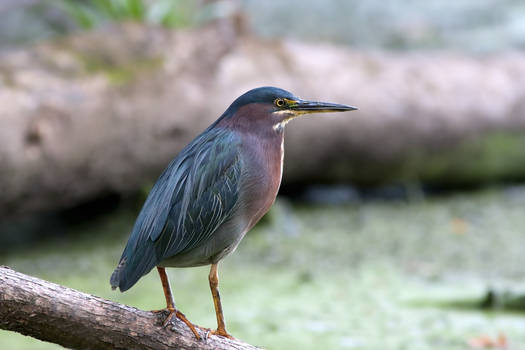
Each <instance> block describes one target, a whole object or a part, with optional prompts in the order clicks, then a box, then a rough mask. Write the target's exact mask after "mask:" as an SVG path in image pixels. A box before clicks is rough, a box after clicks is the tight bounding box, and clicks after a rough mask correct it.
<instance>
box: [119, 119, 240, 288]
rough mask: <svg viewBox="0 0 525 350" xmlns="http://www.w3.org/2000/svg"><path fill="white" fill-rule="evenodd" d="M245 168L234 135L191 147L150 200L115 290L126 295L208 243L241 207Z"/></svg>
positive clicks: (224, 133) (210, 137) (211, 136)
mask: <svg viewBox="0 0 525 350" xmlns="http://www.w3.org/2000/svg"><path fill="white" fill-rule="evenodd" d="M241 165H242V164H241V159H240V155H239V139H238V137H237V136H236V135H235V134H234V133H232V132H231V131H228V130H224V129H219V128H215V129H208V130H207V131H206V132H204V133H203V134H201V135H200V136H199V137H197V138H196V139H195V140H194V141H193V142H192V143H190V144H189V145H188V146H186V148H184V149H183V150H182V151H181V152H180V153H179V155H178V156H177V157H176V158H175V159H174V160H173V161H172V162H171V163H170V164H169V165H168V167H167V168H166V170H165V171H164V172H163V173H162V175H161V176H160V177H159V179H158V180H157V182H156V183H155V185H154V186H153V188H152V190H151V192H150V194H149V196H148V198H147V199H146V202H145V203H144V206H143V208H142V210H141V212H140V214H139V216H138V217H137V221H136V222H135V225H134V227H133V230H132V232H131V235H130V238H129V240H128V243H127V245H126V248H125V249H124V252H123V253H122V257H121V259H120V262H119V265H118V266H117V268H116V269H115V272H113V275H112V276H111V281H110V282H111V286H112V287H113V288H116V287H119V288H120V290H121V291H125V290H127V289H129V288H130V287H131V286H133V285H134V284H135V283H136V282H137V281H138V279H139V278H140V277H142V276H143V275H145V274H146V273H148V272H149V271H150V270H151V269H152V268H153V267H155V266H156V265H158V264H159V262H161V261H162V260H164V259H167V258H169V257H173V256H175V255H177V254H181V253H184V252H187V251H189V250H191V249H193V248H195V247H197V246H199V245H200V244H202V243H203V242H205V241H206V240H208V239H209V238H210V237H211V236H212V235H213V233H214V232H215V231H216V230H217V228H218V227H219V226H220V225H221V224H222V223H224V222H225V221H226V220H228V219H229V218H230V217H231V214H232V212H233V210H234V208H235V205H236V204H237V201H238V196H239V191H238V188H239V184H240V174H241Z"/></svg>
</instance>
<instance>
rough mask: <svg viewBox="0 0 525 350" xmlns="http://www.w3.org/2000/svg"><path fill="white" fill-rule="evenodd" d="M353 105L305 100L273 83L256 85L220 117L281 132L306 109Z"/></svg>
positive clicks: (323, 110)
mask: <svg viewBox="0 0 525 350" xmlns="http://www.w3.org/2000/svg"><path fill="white" fill-rule="evenodd" d="M356 109H357V108H356V107H352V106H347V105H342V104H337V103H329V102H317V101H306V100H303V99H300V98H298V97H296V96H294V95H293V94H292V93H290V92H288V91H286V90H283V89H279V88H276V87H269V86H265V87H260V88H256V89H253V90H250V91H248V92H246V93H244V94H243V95H241V96H240V97H238V98H237V99H236V100H235V101H234V102H233V103H232V104H231V105H230V107H229V108H228V109H227V110H226V112H224V114H223V116H222V117H221V119H226V120H229V121H230V122H231V123H233V124H237V125H249V126H250V127H252V126H254V125H257V127H259V128H271V129H272V130H274V131H278V132H281V131H282V130H283V129H284V126H285V125H286V123H288V122H289V121H290V120H292V119H294V118H296V117H298V116H300V115H303V114H310V113H326V112H346V111H353V110H356Z"/></svg>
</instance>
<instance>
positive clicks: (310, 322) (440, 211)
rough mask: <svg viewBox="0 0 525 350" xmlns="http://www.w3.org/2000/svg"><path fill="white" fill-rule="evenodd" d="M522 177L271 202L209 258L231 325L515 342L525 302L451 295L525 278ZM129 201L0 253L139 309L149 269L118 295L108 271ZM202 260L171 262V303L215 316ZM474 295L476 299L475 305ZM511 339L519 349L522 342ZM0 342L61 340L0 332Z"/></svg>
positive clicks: (451, 343)
mask: <svg viewBox="0 0 525 350" xmlns="http://www.w3.org/2000/svg"><path fill="white" fill-rule="evenodd" d="M524 207H525V189H523V188H511V189H505V190H493V191H485V192H482V193H469V194H457V195H454V196H450V197H443V198H430V199H426V200H422V201H417V202H410V203H407V202H403V201H388V202H381V201H376V202H365V203H361V204H359V205H348V206H322V207H320V206H303V205H291V204H289V203H288V202H286V201H279V202H278V203H277V204H276V206H275V207H274V209H272V212H271V213H270V217H269V218H268V219H267V220H266V221H265V224H264V225H259V226H257V227H256V228H255V229H254V230H253V231H252V232H250V233H249V234H248V235H247V237H246V238H245V239H244V240H243V242H242V243H241V245H240V246H239V248H238V250H237V252H235V253H234V254H233V255H232V256H230V257H228V258H227V259H225V260H224V261H223V262H222V263H221V265H220V269H219V272H220V275H221V284H220V289H221V294H222V299H223V307H224V310H225V314H226V318H227V326H228V328H229V331H231V333H232V334H234V335H235V336H236V337H238V338H240V339H243V340H245V341H247V342H249V343H252V344H255V345H259V346H264V347H266V348H268V349H307V350H308V349H378V350H379V349H381V350H383V349H420V350H427V349H428V350H430V349H432V350H441V349H443V350H448V349H450V350H455V349H458V350H459V349H469V345H468V341H469V339H471V338H473V337H477V336H480V335H488V336H491V337H497V336H498V334H499V333H502V334H504V335H505V336H506V338H507V341H508V343H509V347H510V348H512V349H522V348H525V332H524V331H523V330H524V329H525V313H520V312H516V313H507V312H500V311H498V310H497V309H496V310H491V311H487V310H485V309H481V308H480V309H477V308H475V307H470V308H464V307H457V308H454V307H452V306H453V305H454V302H455V301H456V302H457V301H460V300H479V301H480V302H481V301H482V300H483V297H484V295H485V293H486V290H487V288H489V287H497V288H500V289H509V290H512V289H513V288H518V287H520V285H521V287H522V289H523V276H524V274H525V271H524V266H525V255H524V254H523V247H525V215H524V214H523V213H524V210H523V208H524ZM135 215H136V214H135V213H132V212H129V211H122V212H121V213H120V214H118V215H117V214H115V213H114V214H112V215H111V216H108V217H106V218H102V219H99V220H98V221H96V222H94V223H92V224H90V225H89V226H84V227H78V228H75V229H74V230H72V231H71V232H70V235H69V236H68V237H66V238H64V239H62V240H56V239H55V240H53V241H49V242H46V243H45V244H42V245H41V246H39V247H37V248H31V249H28V250H26V251H17V252H12V253H11V254H10V255H8V256H2V257H0V264H4V265H9V266H11V267H13V268H14V269H16V270H18V271H20V272H23V273H27V274H31V275H34V276H37V277H40V278H44V279H47V280H51V281H53V282H56V283H60V284H64V285H66V286H69V287H72V288H75V289H79V290H81V291H84V292H87V293H92V294H96V295H98V296H101V297H104V298H109V299H111V300H115V301H118V302H122V303H126V304H129V305H133V306H136V307H139V308H142V309H146V310H147V309H158V308H161V307H163V300H164V298H163V295H162V289H161V286H160V282H159V280H158V277H157V275H156V274H155V273H154V272H152V273H150V274H149V275H147V276H145V277H143V278H142V279H141V280H140V281H139V282H138V283H137V285H135V286H134V287H133V288H131V289H130V290H129V291H128V292H126V293H119V292H114V291H111V289H110V286H109V282H108V280H109V276H110V274H111V272H112V270H113V268H114V266H115V264H116V262H117V260H118V258H119V255H120V253H121V250H122V248H123V246H124V243H125V240H126V238H127V232H128V231H129V229H130V228H131V226H132V224H133V220H134V217H135ZM207 273H208V270H207V268H206V267H203V268H192V269H170V270H169V275H170V278H171V282H172V287H173V289H174V294H175V298H176V302H177V305H178V307H179V308H180V309H181V310H182V311H183V312H184V313H185V314H186V315H187V316H188V317H189V318H190V320H192V321H193V322H195V323H197V324H199V325H202V326H205V327H213V326H214V322H215V315H214V312H213V305H212V301H211V296H210V293H209V290H208V282H207ZM472 305H475V302H474V303H473V304H472ZM520 346H522V348H520ZM0 348H2V349H11V350H18V349H58V348H59V347H58V346H56V345H52V344H46V343H42V342H39V341H36V340H32V339H30V338H27V337H23V336H20V335H18V334H16V333H11V332H5V331H2V332H0Z"/></svg>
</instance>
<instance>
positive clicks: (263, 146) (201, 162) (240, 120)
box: [110, 87, 357, 339]
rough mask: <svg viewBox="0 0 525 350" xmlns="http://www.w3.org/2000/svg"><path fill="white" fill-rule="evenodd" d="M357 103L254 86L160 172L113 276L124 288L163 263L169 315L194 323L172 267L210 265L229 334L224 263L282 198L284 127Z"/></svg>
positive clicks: (220, 320)
mask: <svg viewBox="0 0 525 350" xmlns="http://www.w3.org/2000/svg"><path fill="white" fill-rule="evenodd" d="M355 109H357V108H355V107H351V106H346V105H341V104H335V103H325V102H312V101H305V100H301V99H300V98H297V97H295V96H294V95H293V94H291V93H290V92H288V91H285V90H282V89H279V88H275V87H261V88H257V89H253V90H250V91H248V92H246V93H245V94H244V95H242V96H240V97H239V98H237V99H236V100H235V101H234V102H233V103H232V104H231V106H230V107H229V108H228V109H227V110H226V112H224V113H223V114H222V116H220V117H219V119H217V120H216V121H215V122H214V123H213V124H212V125H210V126H209V127H208V128H207V129H206V130H205V131H204V132H203V133H202V134H200V135H199V136H197V137H196V138H195V139H194V140H193V141H191V142H190V143H189V144H188V145H187V146H186V147H185V148H184V149H183V150H182V151H181V152H180V153H179V154H178V155H177V157H175V159H173V160H172V161H171V163H170V164H169V165H168V167H167V168H166V169H165V170H164V172H163V173H162V174H161V175H160V177H159V179H158V180H157V182H156V183H155V185H154V186H153V188H152V189H151V192H150V193H149V195H148V198H147V199H146V202H145V203H144V206H143V207H142V210H141V211H140V214H139V215H138V217H137V220H136V222H135V225H134V227H133V230H132V232H131V235H130V237H129V240H128V243H127V244H126V248H125V249H124V252H123V253H122V257H121V258H120V261H119V263H118V266H117V268H116V269H115V271H114V272H113V274H112V275H111V281H110V282H111V286H112V288H113V289H115V288H117V287H119V288H120V291H122V292H124V291H126V290H128V289H129V288H131V287H132V286H133V285H134V284H135V283H136V282H137V281H138V280H139V278H141V277H142V276H144V275H145V274H147V273H148V272H150V271H151V269H153V268H154V267H155V266H156V267H157V270H158V273H159V276H160V280H161V282H162V287H163V289H164V296H165V297H166V304H167V310H168V311H169V316H168V317H167V319H166V320H165V321H164V324H163V325H164V326H166V325H167V324H168V323H169V322H170V320H171V319H172V318H173V316H175V317H178V318H179V319H181V320H182V321H184V322H185V323H186V324H187V325H188V327H189V328H190V329H191V330H192V332H193V333H194V334H195V337H196V338H197V339H200V336H199V333H198V332H197V330H196V329H195V327H194V325H193V324H192V323H191V322H189V321H188V319H187V318H186V317H185V316H184V314H182V313H181V312H179V311H178V310H177V309H176V308H175V304H174V301H173V296H172V294H171V289H170V285H169V280H168V277H167V275H166V271H165V267H192V266H202V265H210V264H211V269H210V274H209V276H208V278H209V283H210V289H211V294H212V297H213V303H214V306H215V313H216V316H217V330H216V331H213V332H211V334H216V335H220V336H224V337H229V338H231V336H230V335H229V334H228V333H227V332H226V326H225V323H224V317H223V313H222V306H221V301H220V296H219V289H218V284H219V279H218V273H217V265H218V263H219V261H220V260H221V259H222V258H224V257H225V256H227V255H228V254H230V253H232V252H233V251H234V250H235V248H236V247H237V245H238V244H239V242H240V241H241V239H242V238H243V237H244V235H245V234H246V232H248V231H249V230H250V229H251V228H252V227H253V226H254V225H255V224H256V223H257V222H258V221H259V219H261V217H262V216H263V215H264V214H265V213H266V212H267V211H268V210H269V209H270V207H271V205H272V204H273V202H274V201H275V197H276V195H277V191H278V189H279V185H280V183H281V176H282V165H283V140H284V126H285V125H286V123H288V122H289V121H290V120H292V119H293V118H295V117H297V116H300V115H302V114H308V113H320V112H344V111H351V110H355Z"/></svg>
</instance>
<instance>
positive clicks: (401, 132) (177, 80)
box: [0, 21, 525, 216]
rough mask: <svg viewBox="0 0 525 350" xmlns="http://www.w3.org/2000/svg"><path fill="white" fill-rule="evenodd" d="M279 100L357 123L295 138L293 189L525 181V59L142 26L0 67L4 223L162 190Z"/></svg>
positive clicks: (326, 125)
mask: <svg viewBox="0 0 525 350" xmlns="http://www.w3.org/2000/svg"><path fill="white" fill-rule="evenodd" d="M261 85H276V86H280V87H283V88H285V89H288V90H290V91H292V92H294V93H296V94H297V95H298V96H302V97H304V98H309V99H319V100H328V101H333V102H340V103H348V104H353V105H357V106H358V107H359V108H360V111H359V112H353V113H349V114H347V115H337V116H327V115H323V116H317V117H316V116H311V117H307V118H304V120H300V121H294V122H292V123H291V124H290V125H289V126H288V128H287V137H286V153H287V154H286V162H285V174H284V182H283V186H289V185H294V184H305V183H312V182H353V183H356V184H361V185H374V184H378V183H384V182H391V181H416V182H424V183H429V184H437V185H444V186H446V185H457V184H479V183H483V182H486V181H493V180H509V179H510V180H512V179H524V178H525V162H524V159H523V158H524V157H525V155H524V154H525V153H523V152H522V150H523V149H524V148H525V137H524V136H523V134H522V133H521V132H520V131H521V130H523V128H524V126H525V89H524V88H523V87H524V86H525V55H524V54H519V53H515V54H510V53H509V54H505V55H499V56H491V57H466V56H462V55H458V54H449V53H436V52H431V53H427V54H393V53H356V52H355V51H352V50H350V49H347V48H340V47H334V46H326V45H319V44H299V43H294V42H288V41H263V40H260V39H255V38H253V37H250V36H248V35H241V34H239V32H238V31H237V30H236V29H235V28H234V26H233V24H231V23H230V22H228V21H222V22H218V23H216V24H214V25H210V26H208V27H205V28H201V29H197V30H193V31H168V30H163V29H160V28H147V27H142V26H138V25H123V26H119V27H112V28H106V29H104V30H101V31H99V32H92V33H80V34H78V35H75V36H72V37H68V38H64V39H61V40H57V41H53V42H47V43H42V44H40V45H38V46H35V47H32V48H28V49H24V50H19V51H12V52H6V53H4V54H3V55H2V57H1V60H0V164H1V165H2V166H1V167H0V193H1V194H2V195H1V196H0V216H1V215H6V214H12V213H20V212H23V211H35V210H42V209H57V208H64V207H68V206H71V205H74V204H75V203H79V202H81V201H83V200H86V199H89V198H93V197H96V196H100V195H102V194H104V193H127V192H133V191H136V190H137V188H140V187H141V186H144V184H145V183H151V182H152V181H154V179H155V178H156V177H157V176H158V174H159V173H160V171H161V170H162V168H164V167H165V166H166V164H167V163H168V161H169V160H170V159H171V158H172V157H173V156H174V155H175V154H176V153H177V152H178V151H179V150H180V149H181V148H182V147H183V146H184V145H185V144H186V143H187V142H188V141H190V140H191V139H192V138H193V137H194V136H196V135H197V134H198V133H199V132H200V131H202V130H203V129H204V128H205V127H206V126H207V125H208V124H209V123H211V122H212V121H213V120H215V119H216V118H217V117H218V116H219V115H220V114H221V113H222V112H223V111H224V110H225V109H226V108H227V106H228V105H229V104H230V103H231V102H232V101H233V99H234V98H235V97H237V96H238V95H239V94H241V93H243V92H245V91H246V90H248V89H250V88H253V87H256V86H261Z"/></svg>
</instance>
